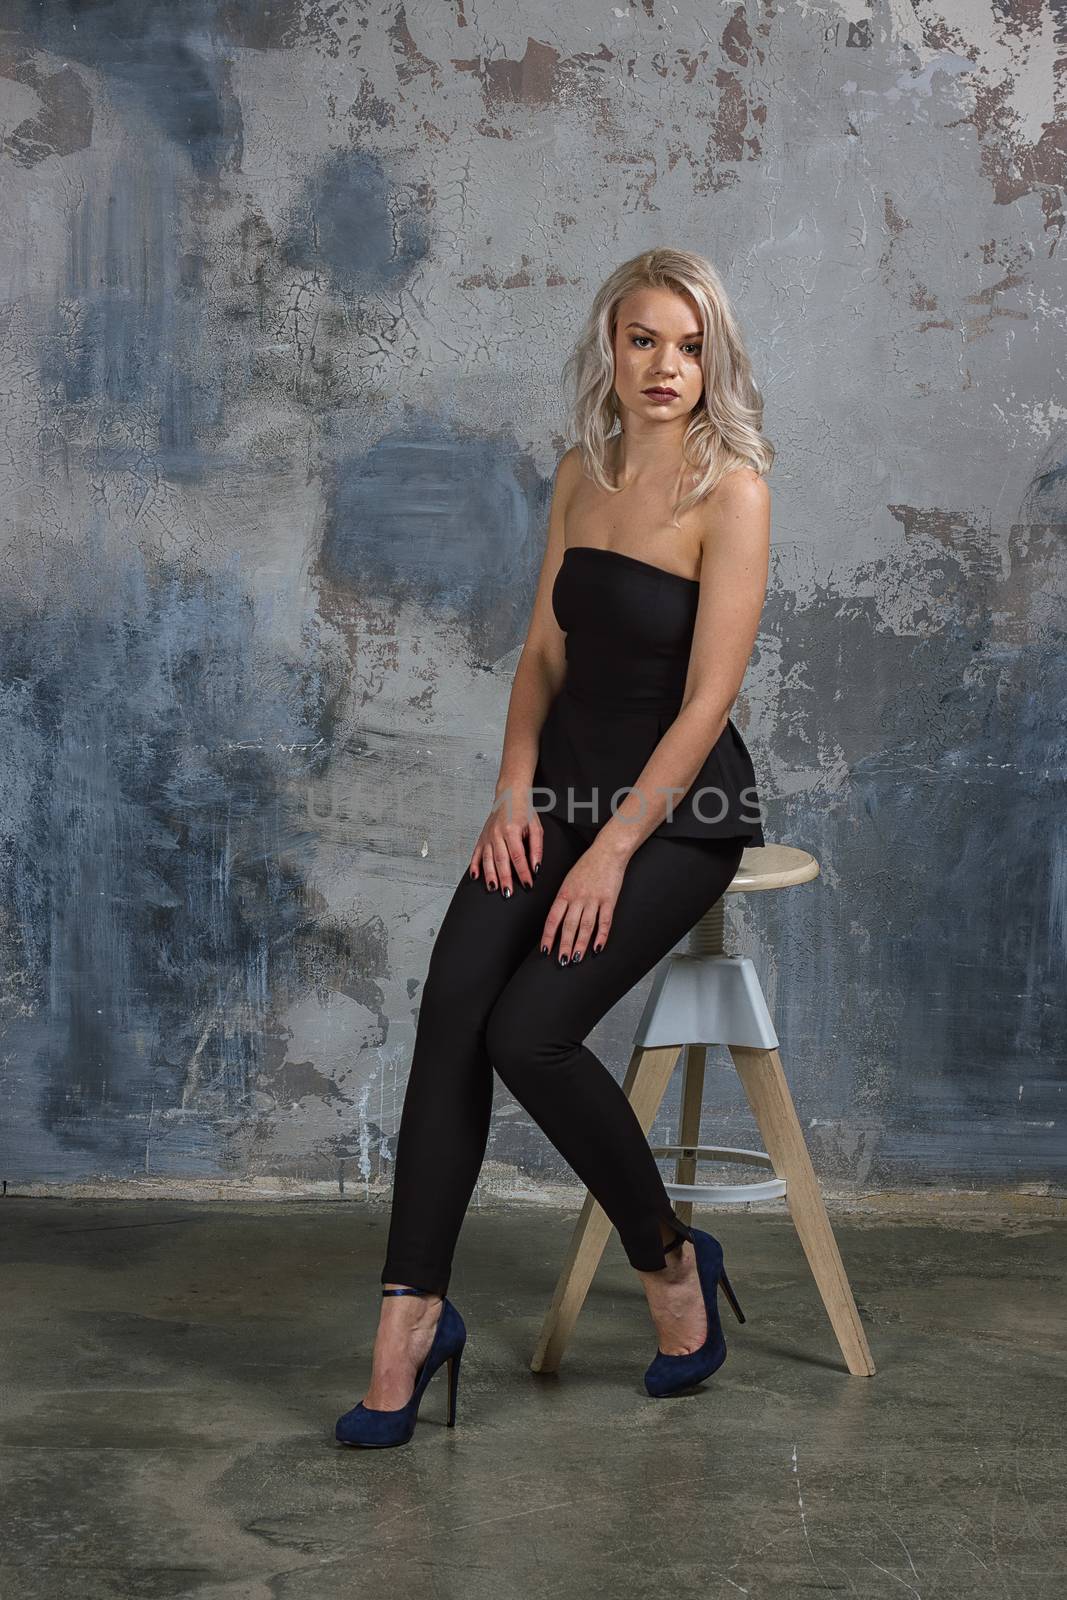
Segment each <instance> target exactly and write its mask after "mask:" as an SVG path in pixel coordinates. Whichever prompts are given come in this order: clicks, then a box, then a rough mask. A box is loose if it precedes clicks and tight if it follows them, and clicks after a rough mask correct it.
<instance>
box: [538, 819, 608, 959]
mask: <svg viewBox="0 0 1067 1600" xmlns="http://www.w3.org/2000/svg"><path fill="white" fill-rule="evenodd" d="M625 871H626V862H625V861H624V860H623V859H622V858H621V857H620V856H617V855H614V854H610V853H608V852H607V851H606V850H604V849H603V848H601V849H598V848H597V844H596V840H594V841H593V843H592V844H591V845H590V846H589V848H588V850H586V851H585V853H584V854H583V855H580V856H579V857H578V859H577V861H576V862H575V863H574V865H573V867H572V868H571V870H570V871H569V872H568V874H567V876H566V877H565V878H564V880H563V882H562V883H561V884H560V886H559V893H558V894H557V895H556V898H555V899H554V900H553V902H552V904H551V906H550V907H549V912H548V916H547V918H546V919H545V928H544V933H543V935H542V937H541V953H542V954H543V955H546V954H551V951H552V943H553V941H554V939H555V937H556V933H557V931H558V932H559V959H560V963H561V965H563V966H566V965H567V964H568V962H570V963H573V962H575V961H580V960H581V959H582V957H583V956H584V954H585V952H586V948H587V947H588V945H589V941H590V940H591V939H592V938H593V936H594V934H595V935H596V943H595V944H594V945H593V954H594V955H597V954H599V952H600V951H601V950H603V948H604V943H605V940H606V939H607V937H608V934H609V932H610V931H611V919H612V917H613V916H614V914H615V902H616V901H617V900H618V898H619V890H620V889H621V888H622V880H623V875H624V873H625Z"/></svg>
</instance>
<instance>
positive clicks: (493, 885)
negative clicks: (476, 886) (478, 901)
mask: <svg viewBox="0 0 1067 1600" xmlns="http://www.w3.org/2000/svg"><path fill="white" fill-rule="evenodd" d="M485 887H486V888H487V889H495V888H496V884H495V883H487V884H486V886H485Z"/></svg>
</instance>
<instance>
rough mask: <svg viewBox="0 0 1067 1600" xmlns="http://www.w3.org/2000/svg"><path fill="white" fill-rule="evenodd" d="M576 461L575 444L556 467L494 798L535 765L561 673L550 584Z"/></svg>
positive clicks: (520, 787) (524, 780) (528, 779)
mask: <svg viewBox="0 0 1067 1600" xmlns="http://www.w3.org/2000/svg"><path fill="white" fill-rule="evenodd" d="M579 462H580V456H579V452H578V450H577V448H576V447H575V448H572V449H570V450H568V451H567V452H566V454H565V455H564V456H563V457H562V458H561V459H560V462H559V464H558V466H557V467H556V477H555V483H554V485H553V488H552V504H551V507H550V509H549V514H548V540H547V543H546V547H545V554H544V560H543V561H542V563H541V576H540V578H539V579H538V583H537V593H536V595H535V597H534V603H533V611H532V613H531V616H530V626H529V628H528V630H527V633H526V642H525V644H524V645H523V647H522V654H521V655H520V656H519V662H518V666H517V667H516V668H515V678H514V682H513V683H512V686H511V699H510V701H509V703H508V715H507V722H506V723H505V726H504V745H503V749H502V751H501V755H500V774H499V777H498V778H497V783H496V793H495V795H494V800H500V799H503V798H506V795H507V792H508V791H510V792H511V793H512V794H513V795H514V796H515V797H516V799H518V798H519V797H520V796H521V795H522V794H523V793H524V792H525V791H527V790H528V789H529V786H530V784H531V783H532V782H533V775H534V769H535V767H536V766H537V750H538V744H539V741H540V737H541V729H542V727H543V726H544V721H545V718H546V716H547V715H548V708H549V706H550V705H551V704H552V701H553V700H554V699H555V697H556V695H557V694H558V693H559V691H560V689H561V687H562V685H563V679H564V677H565V676H566V672H567V659H566V654H565V650H564V634H563V632H562V630H561V629H560V626H559V623H558V622H557V621H556V617H555V613H554V611H553V610H552V586H553V584H554V583H555V581H556V574H557V573H558V572H559V568H560V563H561V561H562V560H563V550H564V544H563V516H564V511H565V508H566V504H567V499H568V497H569V495H570V491H571V487H572V485H573V483H574V481H575V479H576V477H577V474H578V470H579Z"/></svg>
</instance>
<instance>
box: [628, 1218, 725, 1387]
mask: <svg viewBox="0 0 1067 1600" xmlns="http://www.w3.org/2000/svg"><path fill="white" fill-rule="evenodd" d="M692 1237H693V1249H694V1250H695V1251H696V1258H697V1274H698V1276H699V1279H700V1292H701V1294H702V1295H703V1297H704V1310H705V1312H706V1314H707V1319H708V1331H707V1335H706V1337H705V1339H704V1343H703V1344H702V1345H701V1346H700V1349H699V1350H692V1351H690V1353H689V1354H688V1355H684V1356H669V1355H665V1354H664V1352H663V1351H662V1350H657V1351H656V1354H655V1356H654V1357H653V1359H652V1362H651V1364H650V1365H649V1367H648V1369H647V1371H646V1372H645V1388H646V1389H647V1390H648V1392H649V1394H650V1395H652V1396H653V1398H656V1399H658V1398H662V1397H663V1396H664V1395H670V1394H680V1393H681V1391H682V1390H683V1389H691V1388H692V1387H693V1385H694V1384H696V1383H701V1382H702V1381H703V1380H704V1379H705V1378H710V1376H711V1374H712V1373H713V1372H716V1371H717V1370H718V1368H719V1367H721V1366H722V1364H723V1362H724V1361H725V1360H726V1340H725V1339H724V1338H723V1332H722V1322H721V1320H720V1318H719V1296H718V1291H719V1284H720V1283H721V1284H722V1286H723V1289H724V1290H725V1291H726V1298H727V1299H728V1300H729V1302H730V1306H731V1308H732V1310H733V1313H734V1316H735V1317H736V1318H737V1320H738V1322H744V1320H745V1317H744V1313H743V1312H742V1310H741V1307H740V1306H739V1305H738V1303H737V1296H736V1295H735V1294H734V1291H733V1289H732V1288H731V1286H730V1280H729V1278H727V1276H726V1273H725V1271H724V1270H723V1264H722V1245H721V1244H720V1243H719V1241H718V1239H716V1238H714V1237H713V1236H712V1235H711V1234H710V1233H705V1232H704V1230H703V1229H702V1228H694V1229H693V1235H692Z"/></svg>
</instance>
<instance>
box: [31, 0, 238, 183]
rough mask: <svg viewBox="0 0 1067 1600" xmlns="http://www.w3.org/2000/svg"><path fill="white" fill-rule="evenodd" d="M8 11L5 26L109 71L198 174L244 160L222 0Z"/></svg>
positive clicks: (55, 2)
mask: <svg viewBox="0 0 1067 1600" xmlns="http://www.w3.org/2000/svg"><path fill="white" fill-rule="evenodd" d="M8 12H9V14H8V17H7V19H6V22H5V26H7V27H9V28H15V27H18V28H21V29H24V30H25V32H26V33H27V34H29V35H30V36H32V37H33V38H35V39H36V40H37V41H38V42H39V44H40V46H41V48H42V49H45V50H49V51H51V52H52V53H53V54H55V55H58V56H59V58H60V59H61V60H67V61H80V62H82V63H83V64H84V65H85V66H87V67H91V68H92V69H93V70H94V71H96V72H99V73H101V74H102V75H103V76H104V77H106V78H109V79H111V80H112V82H113V83H114V84H115V85H116V91H115V93H116V101H117V103H118V104H119V106H120V107H121V103H122V94H123V93H125V94H128V95H129V96H131V97H132V98H134V99H135V100H136V103H137V105H138V106H139V108H140V109H141V110H143V111H144V113H145V114H146V115H147V116H148V117H149V118H150V119H151V120H152V121H153V122H154V123H155V124H156V126H157V127H158V128H159V129H160V131H161V132H162V133H163V134H164V135H165V137H166V138H167V139H169V140H170V141H172V142H173V143H174V144H175V145H177V146H178V147H179V148H180V149H181V150H183V151H184V152H186V153H187V154H188V157H189V160H190V162H191V164H192V168H193V171H194V172H196V173H197V175H198V176H201V177H205V176H210V175H214V174H217V173H218V172H219V171H221V170H222V168H223V167H225V166H226V165H228V164H229V165H233V166H236V167H239V166H240V157H241V149H242V128H241V113H240V107H239V106H238V104H237V100H236V98H235V96H234V95H233V93H232V92H231V90H230V87H229V62H228V60H227V51H226V48H225V43H224V41H221V40H220V39H219V29H218V26H217V16H218V12H219V5H218V0H182V3H180V4H167V5H160V4H151V3H148V4H146V3H145V0H45V3H44V4H31V3H29V0H21V3H18V0H16V4H15V5H14V6H12V7H9V8H8ZM12 13H13V15H12ZM216 41H219V42H220V43H221V44H222V48H219V47H218V45H217V44H216Z"/></svg>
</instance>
